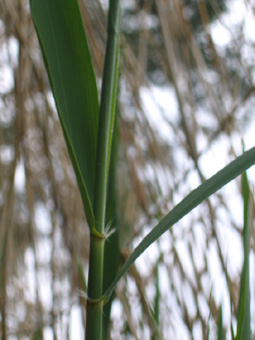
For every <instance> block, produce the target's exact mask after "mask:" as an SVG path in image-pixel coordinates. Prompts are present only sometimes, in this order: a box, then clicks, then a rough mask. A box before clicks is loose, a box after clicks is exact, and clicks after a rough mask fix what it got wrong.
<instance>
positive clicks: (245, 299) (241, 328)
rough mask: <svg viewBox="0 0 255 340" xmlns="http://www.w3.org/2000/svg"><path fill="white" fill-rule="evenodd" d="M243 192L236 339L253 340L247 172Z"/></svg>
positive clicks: (243, 180)
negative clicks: (241, 267) (242, 256)
mask: <svg viewBox="0 0 255 340" xmlns="http://www.w3.org/2000/svg"><path fill="white" fill-rule="evenodd" d="M242 194H243V206H244V230H243V249H244V261H243V269H242V276H241V284H240V293H239V304H238V317H237V334H236V338H235V340H242V339H245V340H251V307H250V276H249V251H250V247H249V217H250V216H249V201H250V188H249V183H248V178H247V174H246V172H245V173H244V174H243V176H242Z"/></svg>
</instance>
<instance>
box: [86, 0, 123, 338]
mask: <svg viewBox="0 0 255 340" xmlns="http://www.w3.org/2000/svg"><path fill="white" fill-rule="evenodd" d="M119 27H120V1H119V0H110V4H109V12H108V27H107V44H106V54H105V63H104V73H103V83H102V93H101V106H100V115H99V127H98V139H97V158H96V177H95V198H94V216H95V229H92V232H91V237H90V258H89V279H88V297H89V299H88V303H87V321H86V339H87V340H101V339H102V336H103V332H102V320H103V303H102V302H94V303H91V302H90V299H93V300H94V299H97V298H99V297H100V296H101V295H102V286H103V262H104V242H105V239H104V237H103V232H104V227H105V211H106V194H107V183H108V171H109V158H110V157H109V155H110V154H111V141H112V134H113V127H114V116H115V91H116V73H117V61H118V36H119Z"/></svg>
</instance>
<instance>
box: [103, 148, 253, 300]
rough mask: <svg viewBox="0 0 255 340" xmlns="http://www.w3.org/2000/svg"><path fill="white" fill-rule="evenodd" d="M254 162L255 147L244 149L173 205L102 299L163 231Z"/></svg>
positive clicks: (105, 296) (142, 242) (140, 245)
mask: <svg viewBox="0 0 255 340" xmlns="http://www.w3.org/2000/svg"><path fill="white" fill-rule="evenodd" d="M254 164H255V147H253V148H252V149H250V150H249V151H246V152H245V153H244V154H243V155H241V156H239V157H238V158H236V159H235V160H234V161H233V162H231V163H230V164H228V165H227V166H226V167H225V168H223V169H222V170H220V171H219V172H218V173H217V174H215V175H214V176H212V177H211V178H210V179H208V180H207V181H206V182H204V183H203V184H201V185H200V186H199V187H198V188H197V189H195V190H193V191H192V192H191V193H190V194H189V195H188V196H186V197H185V198H184V199H183V201H182V202H180V203H179V204H178V205H176V206H175V208H174V209H173V210H172V211H171V212H169V213H168V214H167V215H166V216H165V217H164V218H163V219H162V220H161V221H160V222H159V224H158V225H157V226H156V227H155V228H153V229H152V231H151V232H150V233H149V234H148V235H147V236H146V237H145V238H144V239H143V240H142V241H141V243H140V244H139V245H138V246H137V247H136V248H135V249H134V251H133V252H132V254H131V255H130V257H129V258H128V260H127V261H126V263H125V264H124V266H123V267H122V268H121V270H120V272H119V273H118V275H117V276H116V278H115V280H114V281H113V282H112V284H111V285H110V286H109V288H108V289H107V290H106V292H105V293H104V295H103V296H102V299H104V300H105V302H107V300H108V299H109V296H110V295H111V293H112V291H113V289H114V288H115V285H116V284H117V282H118V281H119V280H120V279H121V278H122V276H123V275H125V273H126V272H127V271H128V269H129V268H130V266H131V265H132V264H133V263H134V261H135V260H136V259H137V258H138V257H139V256H140V255H141V254H142V253H143V252H144V251H145V250H146V249H147V248H148V247H149V246H150V245H151V244H152V243H153V242H155V241H156V240H157V239H158V238H159V237H160V236H161V235H162V234H163V233H164V232H165V231H167V230H168V229H169V228H170V227H172V226H173V225H174V224H175V223H176V222H178V221H179V220H180V219H181V218H182V217H184V216H185V215H187V214H188V213H189V212H190V211H191V210H193V209H194V208H196V207H197V206H198V205H199V204H200V203H201V202H203V201H204V200H205V199H207V198H208V197H209V196H211V195H212V194H214V193H215V192H216V191H217V190H219V189H220V188H222V187H223V186H224V185H226V184H227V183H229V182H230V181H231V180H233V179H234V178H236V177H237V176H239V175H240V174H242V173H243V172H244V171H245V170H247V169H248V168H250V167H251V166H252V165H254Z"/></svg>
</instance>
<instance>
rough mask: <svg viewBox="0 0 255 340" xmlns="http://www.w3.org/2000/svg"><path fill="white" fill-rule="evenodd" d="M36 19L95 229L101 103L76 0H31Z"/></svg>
mask: <svg viewBox="0 0 255 340" xmlns="http://www.w3.org/2000/svg"><path fill="white" fill-rule="evenodd" d="M30 7H31V15H32V19H33V22H34V25H35V28H36V31H37V35H38V39H39V42H40V45H41V49H42V51H43V56H44V61H45V65H46V69H47V72H48V76H49V79H50V84H51V88H52V92H53V95H54V98H55V102H56V107H57V110H58V114H59V118H60V121H61V124H62V128H63V132H64V136H65V140H66V143H67V147H68V151H69V154H70V158H71V160H72V163H73V167H74V170H75V174H76V177H77V182H78V185H79V189H80V192H81V196H82V200H83V204H84V208H85V212H86V216H87V219H88V223H89V225H90V227H91V228H93V227H94V214H93V211H92V205H93V200H94V183H95V163H96V144H97V133H98V116H99V103H98V93H97V87H96V80H95V75H94V71H93V67H92V62H91V57H90V53H89V49H88V45H87V41H86V36H85V33H84V29H83V24H82V19H81V15H80V11H79V7H78V4H77V0H43V1H42V0H30Z"/></svg>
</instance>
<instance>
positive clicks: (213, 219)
mask: <svg viewBox="0 0 255 340" xmlns="http://www.w3.org/2000/svg"><path fill="white" fill-rule="evenodd" d="M79 3H80V8H81V12H82V17H83V21H84V26H85V30H86V33H87V37H88V41H89V46H90V49H91V54H92V59H93V64H94V68H95V72H96V76H97V80H98V88H99V89H100V85H101V82H100V77H101V74H102V68H103V58H104V48H105V41H106V13H107V2H106V1H102V2H99V1H94V0H93V1H92V0H79ZM238 4H239V5H240V6H241V7H240V8H242V10H243V11H244V13H243V12H240V13H239V12H238V8H239V7H238ZM235 8H236V12H234V11H233V9H235ZM230 13H231V15H230ZM254 13H255V4H254V2H252V1H251V0H247V1H244V0H243V1H241V0H235V1H234V0H231V1H230V0H229V1H226V0H223V1H222V0H208V1H199V0H183V1H181V0H144V1H138V0H123V1H122V27H121V30H122V32H121V56H120V81H119V98H118V110H119V114H120V116H119V138H120V146H119V152H118V169H117V170H118V171H117V172H118V183H117V187H118V195H119V199H118V221H119V222H118V223H119V225H118V226H117V227H118V228H119V233H120V249H121V259H122V261H124V259H125V258H126V257H127V256H128V254H129V253H130V249H132V248H133V247H134V246H135V245H136V244H137V243H138V242H139V240H141V237H143V236H144V235H145V234H146V233H147V232H148V230H150V228H151V227H152V226H154V225H155V224H156V222H157V221H158V220H159V219H160V218H161V217H162V216H163V215H164V214H165V213H166V212H168V211H169V210H170V209H171V208H172V207H173V206H174V205H175V204H176V203H178V201H179V200H180V199H181V198H183V197H184V195H186V194H187V193H188V192H189V191H190V190H192V189H193V188H195V187H196V186H197V185H198V184H199V183H201V182H203V181H204V180H205V178H207V177H208V176H210V175H212V174H213V173H214V172H215V171H216V170H218V169H219V168H220V167H221V166H223V165H224V164H226V162H227V161H230V160H231V159H233V157H234V156H235V154H240V152H241V138H244V139H245V136H246V134H247V133H248V131H249V127H250V126H251V124H252V122H254V89H255V87H254V83H255V79H254V75H255V73H254V65H255V63H254V56H255V40H254V38H253V39H252V37H251V34H249V31H248V30H247V27H246V24H247V21H248V20H250V21H252V20H254V21H255V18H254ZM239 14H240V15H239ZM241 14H242V15H241ZM245 18H246V19H245ZM247 18H248V19H247ZM219 27H220V29H221V30H219ZM253 27H254V26H253ZM217 32H220V33H219V34H218V35H217V34H216V33H217ZM224 37H225V38H224ZM222 39H223V40H222ZM224 39H225V40H224ZM0 95H1V97H0V259H1V260H0V266H1V268H0V315H1V318H0V322H1V330H0V337H1V339H2V340H6V339H8V340H10V339H11V340H13V339H22V340H25V339H47V340H48V339H54V340H56V339H61V340H62V339H74V337H73V336H72V334H73V328H74V326H73V324H74V323H75V321H74V319H75V318H76V321H77V318H78V316H79V315H80V314H79V312H80V313H81V319H83V320H85V318H84V314H85V309H84V299H83V298H82V296H81V294H80V293H79V289H82V288H83V287H84V283H83V280H82V275H81V268H82V269H83V270H84V272H85V273H86V272H87V259H88V251H89V249H88V244H89V242H88V237H89V232H88V228H87V225H86V219H85V216H84V213H83V209H82V203H81V199H80V196H79V192H78V189H77V185H76V181H75V177H74V173H73V170H72V167H71V164H70V160H69V157H68V153H67V150H66V146H65V144H64V139H63V135H62V131H61V127H60V124H59V121H58V117H57V113H56V110H55V107H54V104H53V98H52V95H51V92H50V89H49V84H48V80H47V76H46V72H45V69H44V66H43V62H42V56H41V52H40V50H39V47H38V42H37V38H36V35H35V32H34V28H33V25H32V22H31V18H30V15H29V3H28V0H1V2H0ZM253 183H254V182H253ZM230 188H231V190H227V189H224V190H222V191H220V192H219V193H218V194H217V195H215V196H214V197H213V198H211V199H210V200H208V201H207V202H205V203H203V204H202V206H201V207H200V209H196V210H195V211H194V212H193V213H191V214H190V215H189V217H188V218H185V219H184V220H183V221H181V222H180V223H178V225H176V226H174V227H173V228H172V229H171V230H170V231H169V232H167V233H166V234H165V235H164V236H163V237H162V238H161V239H160V240H159V241H158V242H157V243H156V244H154V245H153V246H151V247H150V248H149V250H148V251H147V252H146V253H145V254H144V255H143V257H142V258H141V259H139V260H138V261H137V263H136V266H133V268H132V270H130V273H129V274H128V275H127V277H126V278H125V279H123V280H122V281H121V282H120V283H119V285H118V288H117V291H116V298H115V300H114V302H113V309H112V317H111V329H110V332H109V339H157V338H158V337H159V335H158V330H159V331H160V333H161V336H162V339H171V338H175V339H215V338H216V334H217V325H218V324H219V325H220V323H218V322H219V321H218V320H220V315H221V317H222V323H223V325H222V327H223V333H222V334H225V335H226V338H227V339H230V338H231V335H230V334H231V333H230V329H231V318H232V322H233V325H234V326H235V325H236V319H235V316H236V315H237V304H238V289H239V288H238V287H239V284H240V273H241V267H242V255H241V254H242V251H241V249H242V230H243V229H242V228H243V224H242V199H241V188H240V180H237V181H235V183H233V184H231V186H230ZM251 192H252V195H251V198H250V200H251V212H250V219H251V222H252V223H251V226H252V230H251V236H250V246H251V249H250V259H251V268H253V269H252V271H251V280H253V281H252V282H253V284H251V315H252V325H253V326H252V327H253V328H252V337H253V338H254V336H255V328H254V325H255V320H254V316H255V303H254V297H255V289H254V288H255V285H254V264H255V261H254V252H255V230H254V200H253V199H254V190H253V185H251ZM77 311H78V312H77ZM221 311H222V314H220V313H221ZM77 315H78V316H77ZM75 324H76V323H75ZM78 329H79V327H78V328H77V332H78ZM76 338H77V337H76ZM80 338H82V337H80Z"/></svg>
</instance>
